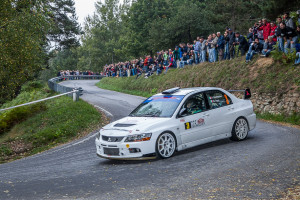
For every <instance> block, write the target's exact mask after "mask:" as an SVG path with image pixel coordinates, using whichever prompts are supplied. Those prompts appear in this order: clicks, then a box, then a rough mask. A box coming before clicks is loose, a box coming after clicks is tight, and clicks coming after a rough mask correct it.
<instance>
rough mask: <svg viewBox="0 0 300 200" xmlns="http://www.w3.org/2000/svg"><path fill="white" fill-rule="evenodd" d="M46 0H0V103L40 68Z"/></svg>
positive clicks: (11, 95) (45, 28) (43, 55)
mask: <svg viewBox="0 0 300 200" xmlns="http://www.w3.org/2000/svg"><path fill="white" fill-rule="evenodd" d="M45 2H46V0H45V1H44V0H35V1H33V0H30V1H25V0H18V1H13V0H1V6H0V13H1V15H0V87H1V90H0V105H1V104H3V103H4V102H5V101H6V100H10V99H12V98H14V97H16V95H17V94H18V92H19V90H20V88H21V86H22V84H23V83H25V82H26V81H27V80H29V79H32V78H33V76H34V75H35V73H36V72H37V71H38V70H40V69H41V65H42V64H43V62H44V60H43V59H44V58H45V52H44V50H43V45H44V44H46V43H45V42H46V37H45V35H46V33H47V31H48V29H49V27H50V24H49V22H48V21H47V17H46V16H47V13H48V11H47V7H46V6H45Z"/></svg>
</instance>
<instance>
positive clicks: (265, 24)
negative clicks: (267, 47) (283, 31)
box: [258, 19, 271, 42]
mask: <svg viewBox="0 0 300 200" xmlns="http://www.w3.org/2000/svg"><path fill="white" fill-rule="evenodd" d="M258 30H259V31H261V30H262V31H263V37H264V41H265V42H267V41H268V37H269V35H270V32H271V25H270V23H268V21H267V19H262V25H261V26H260V27H258Z"/></svg>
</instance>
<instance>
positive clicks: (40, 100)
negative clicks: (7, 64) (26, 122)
mask: <svg viewBox="0 0 300 200" xmlns="http://www.w3.org/2000/svg"><path fill="white" fill-rule="evenodd" d="M76 93H78V90H73V91H71V92H67V93H63V94H59V95H55V96H52V97H48V98H45V99H39V100H36V101H32V102H28V103H24V104H20V105H17V106H12V107H9V108H3V109H0V112H1V111H5V110H10V109H13V108H18V107H22V106H27V105H30V104H34V103H39V102H42V101H47V100H49V99H54V98H57V97H60V96H64V95H68V94H73V96H75V95H74V94H76ZM76 96H77V95H76ZM75 98H76V97H75ZM73 99H74V97H73Z"/></svg>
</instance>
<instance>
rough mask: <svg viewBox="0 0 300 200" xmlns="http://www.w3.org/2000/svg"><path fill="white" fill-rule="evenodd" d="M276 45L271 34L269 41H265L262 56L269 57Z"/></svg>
mask: <svg viewBox="0 0 300 200" xmlns="http://www.w3.org/2000/svg"><path fill="white" fill-rule="evenodd" d="M274 45H275V42H274V41H273V38H272V36H269V37H268V41H267V42H265V44H264V49H263V50H262V52H261V53H262V56H264V57H268V56H269V55H270V53H271V51H273V50H274Z"/></svg>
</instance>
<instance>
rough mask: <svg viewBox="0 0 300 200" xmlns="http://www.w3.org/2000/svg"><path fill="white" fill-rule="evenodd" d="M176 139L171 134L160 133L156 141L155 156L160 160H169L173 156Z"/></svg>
mask: <svg viewBox="0 0 300 200" xmlns="http://www.w3.org/2000/svg"><path fill="white" fill-rule="evenodd" d="M175 149H176V139H175V136H174V135H173V134H171V133H162V134H160V135H159V136H158V138H157V141H156V154H157V155H158V156H159V157H161V158H169V157H171V156H173V155H174V153H175Z"/></svg>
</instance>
